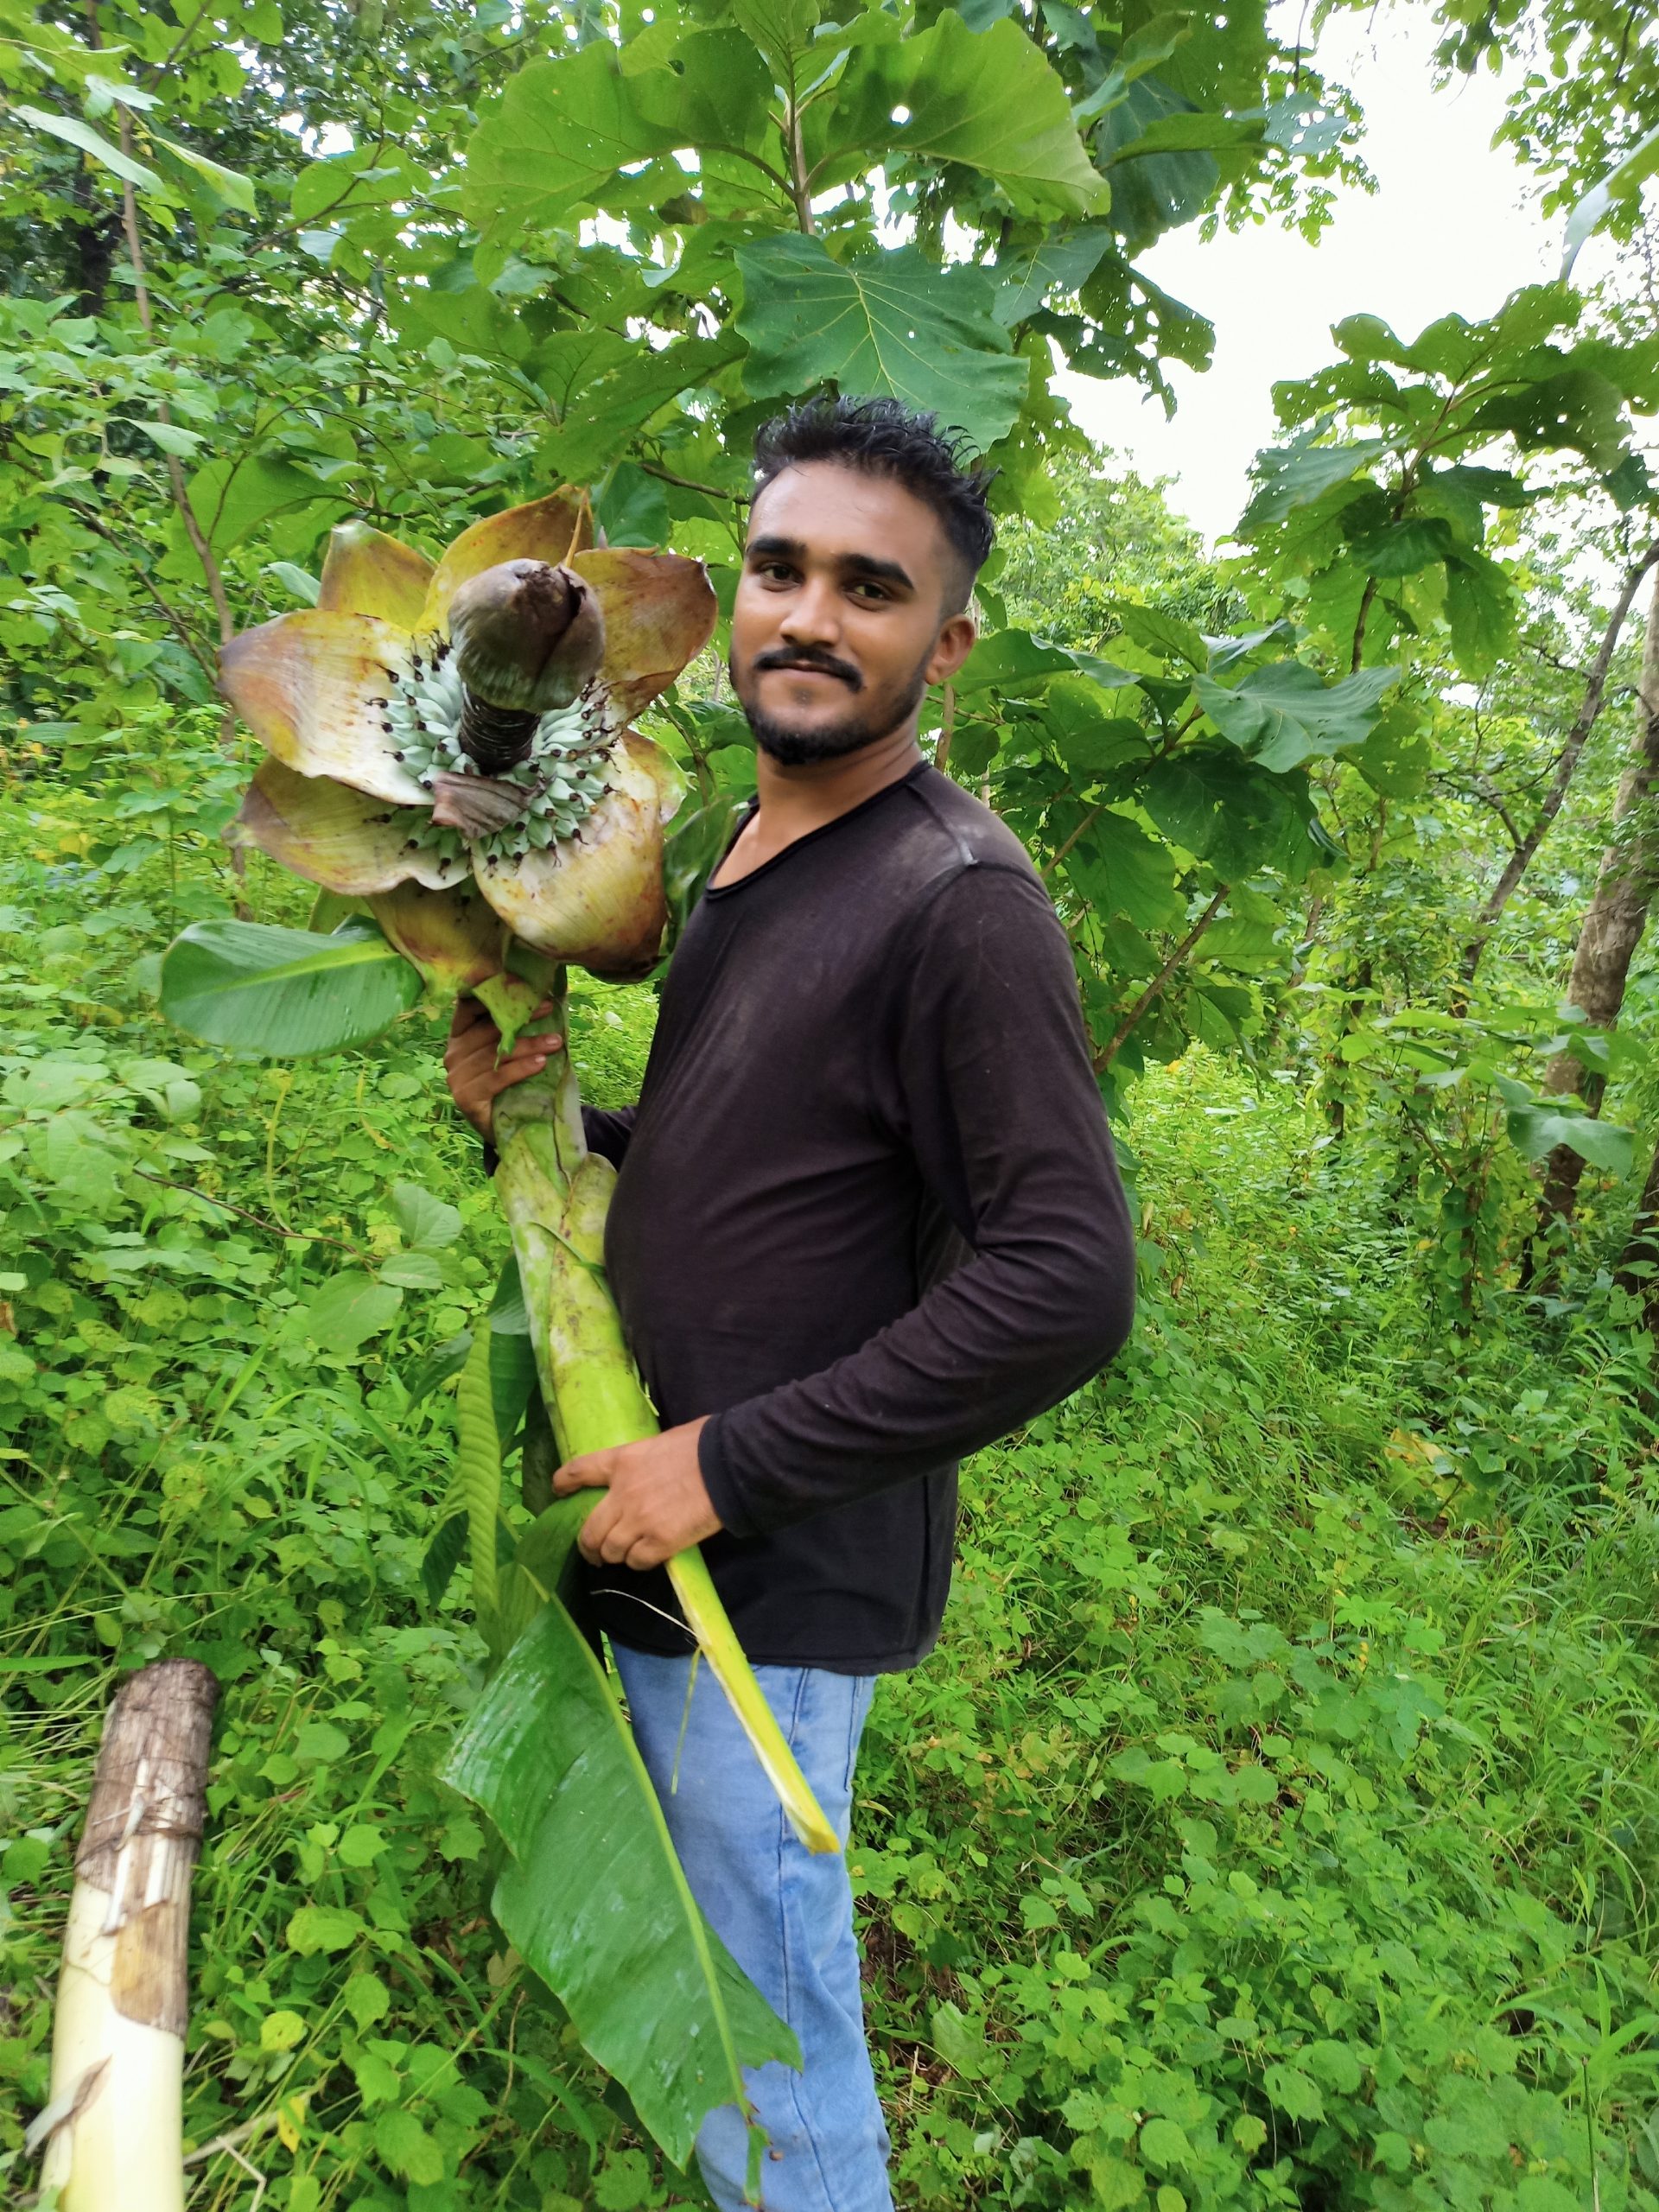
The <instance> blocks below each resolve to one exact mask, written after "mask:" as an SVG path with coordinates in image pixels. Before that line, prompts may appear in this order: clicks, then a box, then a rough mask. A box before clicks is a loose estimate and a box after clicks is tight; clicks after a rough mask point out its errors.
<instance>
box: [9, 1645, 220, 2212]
mask: <svg viewBox="0 0 1659 2212" xmlns="http://www.w3.org/2000/svg"><path fill="white" fill-rule="evenodd" d="M218 1695H219V1685H218V1683H217V1682H216V1681H214V1680H213V1675H211V1673H209V1671H208V1669H207V1668H206V1667H204V1666H202V1665H200V1663H199V1662H197V1661H195V1660H194V1659H162V1660H159V1661H157V1662H156V1664H155V1665H154V1666H150V1667H146V1668H145V1669H143V1672H142V1673H140V1674H137V1675H133V1676H131V1678H130V1680H129V1681H126V1682H125V1683H124V1684H123V1686H122V1688H121V1690H120V1692H119V1694H118V1696H117V1698H116V1700H115V1703H114V1704H113V1705H112V1706H111V1708H110V1715H109V1719H108V1720H107V1721H106V1722H105V1728H104V1741H103V1744H102V1745H101V1746H100V1748H99V1754H98V1766H97V1770H96V1771H95V1773H94V1774H93V1777H92V1800H91V1802H90V1803H89V1805H88V1807H87V1809H86V1831H85V1833H84V1834H83V1835H82V1837H81V1840H80V1849H79V1852H78V1853H77V1854H76V1858H75V1887H74V1894H73V1897H71V1899H70V1902H69V1925H68V1928H67V1931H66V1933H65V1936H64V1941H63V1971H62V1974H61V1976H60V1980H59V1982H58V2006H57V2016H56V2019H55V2021H54V2031H53V2038H52V2086H51V2092H50V2096H49V2099H48V2104H47V2107H46V2110H45V2111H44V2112H43V2113H41V2116H40V2119H39V2120H37V2121H36V2122H35V2129H34V2130H33V2131H32V2133H33V2134H34V2136H35V2139H36V2141H40V2140H42V2139H43V2140H45V2142H46V2145H47V2150H46V2162H45V2165H44V2169H43V2171H42V2174H41V2181H42V2184H43V2186H44V2187H45V2188H48V2189H49V2188H52V2187H54V2186H56V2187H57V2188H58V2189H59V2190H61V2192H62V2195H61V2196H60V2200H59V2202H60V2208H61V2212H117V2208H119V2212H183V2205H184V2162H183V2086H184V2031H185V2022H186V2018H187V2016H188V2011H189V1983H188V1970H187V1964H186V1953H187V1948H188V1942H189V1933H190V1878H191V1874H192V1872H193V1871H194V1867H195V1863H196V1857H197V1854H198V1853H199V1852H200V1848H201V1832H202V1827H203V1823H204V1821H205V1819H206V1816H207V1745H208V1738H209V1736H210V1734H211V1732H212V1728H213V1706H214V1703H215V1701H216V1700H217V1698H218Z"/></svg>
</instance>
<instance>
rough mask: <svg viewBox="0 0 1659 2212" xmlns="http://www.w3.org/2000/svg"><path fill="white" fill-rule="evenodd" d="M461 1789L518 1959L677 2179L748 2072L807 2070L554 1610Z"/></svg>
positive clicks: (544, 1549) (456, 1780)
mask: <svg viewBox="0 0 1659 2212" xmlns="http://www.w3.org/2000/svg"><path fill="white" fill-rule="evenodd" d="M570 1504H571V1502H570V1501H569V1500H563V1501H561V1503H559V1504H557V1505H555V1506H553V1507H551V1508H550V1509H549V1511H548V1512H547V1513H546V1514H544V1515H543V1516H542V1517H541V1520H540V1521H538V1522H537V1525H536V1529H532V1530H531V1531H530V1532H529V1534H528V1535H526V1537H525V1539H524V1544H523V1545H522V1546H521V1548H520V1554H519V1556H520V1559H521V1560H524V1559H526V1558H527V1557H529V1558H533V1559H534V1562H535V1573H534V1579H535V1580H536V1582H537V1584H538V1585H539V1586H541V1587H542V1588H543V1589H545V1588H547V1587H549V1586H550V1583H551V1582H552V1581H553V1580H556V1575H557V1572H558V1568H559V1567H560V1565H562V1563H563V1552H564V1551H565V1550H567V1549H568V1548H569V1543H570V1542H571V1541H573V1539H574V1536H575V1529H576V1526H577V1523H578V1521H579V1519H580V1515H579V1513H577V1512H575V1511H572V1510H569V1507H570ZM544 1524H545V1525H544ZM538 1538H539V1541H535V1542H532V1539H538ZM520 1571H521V1572H526V1573H527V1572H529V1570H528V1569H521V1570H520ZM445 1778H446V1780H448V1782H449V1783H451V1784H452V1785H453V1786H454V1788H455V1789H458V1790H460V1791H461V1794H462V1795H463V1796H466V1797H469V1798H470V1799H471V1800H472V1802H474V1804H475V1805H477V1806H478V1807H479V1808H480V1810H481V1811H483V1812H484V1813H486V1815H488V1816H489V1819H490V1821H492V1822H493V1825H494V1827H495V1829H496V1832H497V1834H499V1836H500V1838H501V1840H502V1842H503V1843H504V1844H505V1847H506V1849H507V1852H508V1853H509V1860H508V1864H507V1866H506V1868H505V1872H503V1873H502V1875H501V1878H500V1879H499V1882H498V1883H497V1885H496V1889H495V1896H494V1899H493V1910H494V1913H495V1916H496V1918H497V1920H498V1921H499V1923H500V1925H501V1927H502V1929H503V1930H504V1931H505V1934H506V1936H507V1937H508V1939H509V1941H510V1942H512V1944H513V1946H514V1948H516V1949H517V1950H518V1953H519V1955H520V1956H521V1957H522V1958H523V1959H524V1961H526V1963H527V1964H528V1965H529V1966H530V1967H531V1968H532V1969H533V1970H534V1972H535V1973H537V1974H539V1975H540V1976H541V1978H542V1980H543V1981H544V1982H545V1983H546V1984H547V1986H548V1987H549V1988H550V1989H551V1990H552V1991H553V1993H554V1994H555V1995H556V1997H557V1998H558V1999H559V2001H560V2002H561V2003H562V2004H563V2006H564V2007H565V2010H566V2011H567V2012H569V2015H570V2018H571V2021H572V2022H573V2024H574V2025H575V2030H576V2033H577V2034H578V2036H579V2037H581V2039H582V2046H583V2048H584V2049H585V2050H587V2051H588V2053H589V2055H590V2056H592V2057H593V2058H594V2059H595V2060H597V2062H598V2063H599V2064H600V2065H601V2066H602V2067H604V2069H606V2071H607V2073H609V2074H611V2075H613V2076H614V2078H615V2079H616V2080H617V2081H619V2082H620V2083H621V2084H622V2086H623V2088H625V2089H626V2091H627V2093H628V2094H629V2096H630V2097H631V2098H632V2100H633V2105H634V2109H635V2111H636V2112H637V2113H639V2120H640V2122H641V2125H642V2126H644V2127H645V2128H646V2129H647V2130H648V2131H649V2133H651V2134H652V2136H653V2137H654V2138H655V2139H656V2140H657V2141H658V2143H659V2144H660V2145H662V2147H663V2149H664V2151H665V2152H667V2154H668V2156H669V2157H670V2158H671V2159H673V2161H674V2162H675V2164H677V2165H680V2166H683V2165H684V2164H685V2163H686V2161H687V2160H688V2159H689V2158H690V2155H691V2148H692V2145H693V2144H694V2143H695V2142H696V2135H697V2130H698V2128H699V2127H700V2126H702V2121H703V2119H704V2117H705V2116H706V2115H707V2114H708V2113H709V2112H711V2111H713V2110H714V2109H715V2107H717V2106H720V2105H726V2104H737V2105H742V2104H743V2103H745V2101H746V2098H745V2094H744V2088H743V2080H742V2071H741V2069H743V2068H744V2067H746V2066H760V2065H762V2064H764V2063H766V2061H767V2060H768V2059H773V2058H779V2059H782V2060H784V2061H785V2063H787V2064H789V2065H791V2066H798V2065H799V2064H800V2063H801V2057H800V2050H799V2046H798V2044H797V2042H796V2040H795V2037H794V2036H793V2034H792V2033H791V2031H790V2030H789V2029H788V2028H787V2027H785V2024H784V2023H783V2022H782V2021H781V2020H779V2018H777V2016H776V2015H775V2014H774V2013H773V2012H772V2010H771V2008H770V2007H769V2006H768V2005H767V2004H766V2001H765V1999H763V1998H762V1997H761V1996H760V1993H759V1992H758V1991H757V1990H756V1989H755V1988H754V1986H753V1984H752V1983H751V1982H749V1981H748V1980H747V1979H746V1977H745V1976H744V1974H742V1972H741V1968H740V1967H738V1966H737V1965H736V1963H735V1961H734V1960H733V1959H732V1957H731V1955H730V1954H729V1953H728V1951H727V1950H726V1949H725V1947H724V1946H723V1945H722V1944H721V1941H720V1939H719V1937H718V1936H716V1935H715V1932H714V1930H713V1929H711V1928H710V1927H709V1924H708V1923H707V1922H706V1921H705V1920H704V1918H703V1916H702V1913H701V1911H700V1910H698V1908H697V1904H696V1899H695V1898H694V1897H692V1895H691V1892H690V1889H689V1888H688V1887H687V1885H686V1879H685V1876H684V1875H683V1873H682V1872H681V1871H680V1865H679V1861H678V1859H677V1858H676V1857H675V1855H674V1847H673V1845H672V1844H671V1841H670V1840H669V1834H668V1827H667V1823H666V1822H665V1821H664V1819H663V1815H662V1809H661V1808H660V1806H659V1805H658V1802H657V1796H656V1792H655V1791H654V1790H653V1789H652V1785H651V1777H649V1775H648V1774H647V1773H646V1771H645V1765H644V1763H643V1761H642V1760H641V1759H640V1757H639V1752H638V1751H637V1750H636V1749H635V1748H634V1743H633V1738H632V1734H631V1733H630V1732H629V1729H628V1725H627V1722H626V1719H625V1718H624V1716H623V1713H622V1711H621V1709H620V1707H619V1706H618V1704H617V1701H616V1700H615V1698H614V1697H613V1695H612V1694H611V1691H610V1688H609V1687H608V1685H607V1681H606V1679H605V1673H604V1669H603V1668H602V1667H601V1664H600V1662H599V1660H598V1659H597V1658H596V1657H595V1656H594V1651H593V1649H592V1648H591V1647H590V1645H589V1644H588V1641H587V1639H586V1637H583V1635H582V1632H581V1630H579V1629H578V1628H577V1627H576V1625H575V1622H574V1621H572V1619H571V1618H570V1617H569V1614H568V1613H567V1612H566V1611H565V1610H564V1608H563V1605H560V1604H559V1602H558V1600H557V1599H556V1598H555V1599H550V1600H549V1602H548V1603H547V1604H545V1605H543V1607H542V1609H541V1611H540V1612H539V1613H537V1615H536V1617H535V1618H533V1619H532V1620H531V1623H530V1624H529V1625H528V1626H527V1627H526V1628H524V1630H523V1631H522V1632H521V1633H520V1634H519V1635H518V1637H517V1639H516V1641H515V1642H514V1643H513V1644H512V1649H511V1650H510V1651H509V1653H508V1655H507V1656H506V1659H505V1662H504V1663H503V1665H502V1666H501V1668H500V1669H499V1672H498V1673H497V1674H496V1675H495V1676H494V1678H493V1681H491V1682H490V1685H489V1687H488V1688H486V1691H485V1693H484V1694H483V1696H482V1698H481V1699H480V1700H479V1702H478V1704H477V1706H476V1707H474V1711H473V1713H472V1716H471V1718H470V1719H468V1721H467V1726H466V1727H465V1729H464V1730H463V1731H462V1733H461V1738H460V1741H459V1742H458V1743H457V1744H456V1745H455V1748H454V1751H453V1752H452V1753H451V1755H450V1758H449V1761H448V1765H447V1767H446V1769H445Z"/></svg>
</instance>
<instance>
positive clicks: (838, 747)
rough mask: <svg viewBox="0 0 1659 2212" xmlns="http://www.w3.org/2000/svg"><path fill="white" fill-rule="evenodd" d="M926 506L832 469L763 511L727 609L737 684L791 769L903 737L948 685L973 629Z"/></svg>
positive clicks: (953, 565)
mask: <svg viewBox="0 0 1659 2212" xmlns="http://www.w3.org/2000/svg"><path fill="white" fill-rule="evenodd" d="M961 589H962V582H961V569H960V566H959V563H958V561H957V556H956V554H955V552H954V551H953V550H952V549H951V546H950V541H949V540H948V539H947V537H945V535H944V530H943V528H942V527H941V525H940V524H939V522H938V518H937V517H936V516H935V515H934V513H933V511H932V509H931V507H928V506H926V505H924V504H923V502H922V501H921V500H920V499H917V498H915V497H914V495H913V494H912V493H909V492H907V491H906V489H905V488H904V486H902V485H900V484H894V483H891V482H888V481H887V480H886V479H885V478H882V477H877V476H865V475H862V474H860V473H859V472H858V471H857V470H856V469H852V468H845V467H841V466H840V465H839V464H838V463H836V462H833V461H814V462H811V463H810V464H809V465H807V466H804V467H797V468H786V469H785V470H784V471H783V473H782V474H781V475H779V476H775V477H774V478H773V479H772V482H771V483H770V484H768V485H767V486H766V489H765V491H763V492H762V493H760V496H759V498H758V499H756V500H755V503H754V505H753V509H752V511H751V513H750V517H749V542H748V546H747V550H746V552H745V555H744V560H743V573H742V575H741V579H740V580H739V582H738V587H737V599H736V602H735V604H734V607H733V609H732V656H731V674H732V686H733V689H734V690H735V691H736V693H737V696H738V699H739V701H740V702H741V705H742V708H743V711H744V712H745V714H747V716H748V718H749V724H750V727H751V728H753V732H754V735H755V741H756V743H757V744H758V745H760V747H762V748H763V749H764V750H765V751H766V752H767V753H770V754H771V755H772V758H773V759H774V760H778V761H780V762H781V763H782V764H783V765H784V766H787V767H798V766H804V765H806V764H807V763H809V762H812V761H818V760H836V759H837V758H839V757H840V756H841V755H842V754H843V753H855V752H857V751H858V750H859V749H860V748H861V747H864V746H867V745H872V744H874V743H875V742H876V741H878V740H879V739H880V738H884V737H887V736H889V735H891V734H892V733H893V731H895V730H897V729H899V728H902V727H903V726H904V725H905V724H906V722H908V721H910V720H911V719H912V716H913V715H915V712H916V709H918V706H919V705H920V704H921V700H922V695H923V693H924V692H925V690H926V688H927V686H928V685H929V684H930V683H940V682H943V681H944V679H945V678H947V677H950V676H953V675H954V674H955V673H956V671H957V669H958V668H959V667H960V666H961V665H962V663H963V660H964V659H965V658H967V654H968V650H969V646H971V645H972V644H973V642H974V626H973V623H972V622H971V620H969V617H968V616H967V615H965V614H958V613H951V612H950V609H951V608H952V607H954V604H955V601H956V600H957V597H958V596H959V595H960V593H961Z"/></svg>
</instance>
